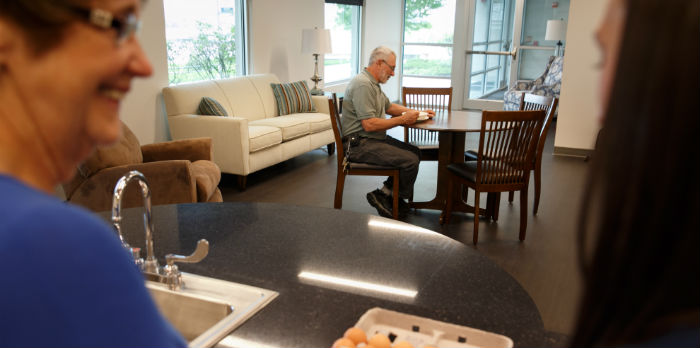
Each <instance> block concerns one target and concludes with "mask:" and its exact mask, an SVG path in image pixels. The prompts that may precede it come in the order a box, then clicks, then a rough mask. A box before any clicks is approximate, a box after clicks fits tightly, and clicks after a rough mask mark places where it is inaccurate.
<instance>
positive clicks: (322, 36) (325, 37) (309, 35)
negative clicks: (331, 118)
mask: <svg viewBox="0 0 700 348" xmlns="http://www.w3.org/2000/svg"><path fill="white" fill-rule="evenodd" d="M301 53H311V54H313V56H314V76H311V81H313V82H314V88H312V89H311V94H313V95H323V90H321V89H319V88H318V83H319V82H320V81H322V80H323V78H322V77H321V76H319V75H318V56H319V55H320V54H326V53H331V31H330V30H328V29H318V28H314V29H304V30H303V31H302V38H301Z"/></svg>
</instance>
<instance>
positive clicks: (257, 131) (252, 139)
mask: <svg viewBox="0 0 700 348" xmlns="http://www.w3.org/2000/svg"><path fill="white" fill-rule="evenodd" d="M248 139H249V146H250V149H249V152H251V153H252V152H255V151H259V150H262V149H265V148H268V147H271V146H275V145H277V144H281V143H282V130H281V129H279V128H277V127H270V126H264V125H251V124H250V123H249V124H248Z"/></svg>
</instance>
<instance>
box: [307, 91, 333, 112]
mask: <svg viewBox="0 0 700 348" xmlns="http://www.w3.org/2000/svg"><path fill="white" fill-rule="evenodd" d="M311 99H312V100H313V102H314V105H315V106H316V112H319V113H322V114H329V115H330V113H331V111H330V110H328V97H326V96H325V95H312V96H311Z"/></svg>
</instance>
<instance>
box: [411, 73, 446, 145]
mask: <svg viewBox="0 0 700 348" xmlns="http://www.w3.org/2000/svg"><path fill="white" fill-rule="evenodd" d="M401 100H402V102H403V105H404V106H405V107H408V108H411V109H414V110H426V109H432V110H434V111H436V112H437V111H449V110H450V109H452V87H446V88H423V87H403V88H402V89H401ZM403 134H404V141H405V142H407V143H412V144H415V145H418V146H419V147H420V146H432V145H435V146H436V145H437V143H438V136H437V132H435V131H428V130H424V129H415V128H411V129H409V128H404V133H403Z"/></svg>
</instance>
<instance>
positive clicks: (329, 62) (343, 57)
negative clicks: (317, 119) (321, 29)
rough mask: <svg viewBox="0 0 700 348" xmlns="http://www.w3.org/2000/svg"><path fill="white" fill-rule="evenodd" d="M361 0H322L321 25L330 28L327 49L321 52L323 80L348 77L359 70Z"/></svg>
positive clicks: (348, 78) (331, 80)
mask: <svg viewBox="0 0 700 348" xmlns="http://www.w3.org/2000/svg"><path fill="white" fill-rule="evenodd" d="M361 17H362V0H360V1H353V0H326V5H325V27H326V29H329V30H330V31H331V47H332V48H331V50H332V51H333V53H329V54H326V55H324V60H323V68H324V75H325V77H324V80H325V81H326V82H325V83H326V84H332V83H341V82H345V81H348V80H350V79H351V78H352V77H353V76H355V75H357V73H359V71H360V27H361V25H360V24H361Z"/></svg>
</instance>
